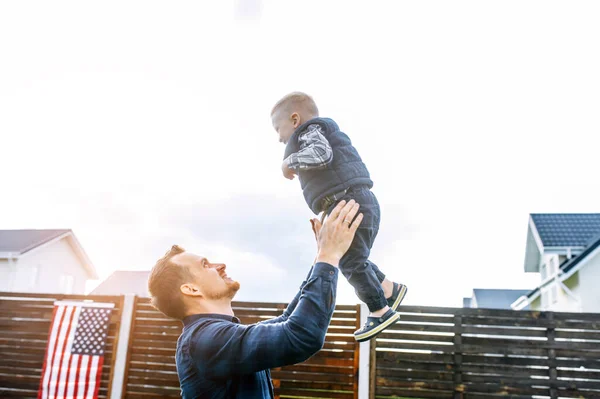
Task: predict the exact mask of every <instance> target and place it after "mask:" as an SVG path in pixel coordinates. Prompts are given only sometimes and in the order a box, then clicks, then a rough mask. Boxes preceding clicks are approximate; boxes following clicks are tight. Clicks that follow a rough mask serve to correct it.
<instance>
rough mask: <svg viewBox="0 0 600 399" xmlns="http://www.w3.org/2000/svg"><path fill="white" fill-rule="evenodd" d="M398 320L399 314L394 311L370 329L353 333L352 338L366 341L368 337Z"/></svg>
mask: <svg viewBox="0 0 600 399" xmlns="http://www.w3.org/2000/svg"><path fill="white" fill-rule="evenodd" d="M398 320H400V315H399V314H398V313H395V314H394V315H393V316H392V317H390V318H389V319H387V320H386V321H384V322H383V323H381V324H380V325H378V326H377V327H375V328H374V329H372V330H371V331H369V332H366V333H363V334H359V335H356V334H355V335H354V338H356V340H357V341H358V342H364V341H368V340H369V339H371V338H373V337H374V336H376V335H377V334H379V333H380V332H382V331H383V330H385V329H386V328H388V327H389V326H391V325H392V324H394V323H396V322H397V321H398Z"/></svg>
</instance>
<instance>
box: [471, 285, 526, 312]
mask: <svg viewBox="0 0 600 399" xmlns="http://www.w3.org/2000/svg"><path fill="white" fill-rule="evenodd" d="M528 292H529V290H503V289H478V288H476V289H474V290H473V296H474V297H475V301H476V303H477V307H478V308H487V309H510V308H511V307H510V305H511V304H512V303H513V302H514V301H516V300H517V299H518V298H520V297H522V296H523V295H527V293H528Z"/></svg>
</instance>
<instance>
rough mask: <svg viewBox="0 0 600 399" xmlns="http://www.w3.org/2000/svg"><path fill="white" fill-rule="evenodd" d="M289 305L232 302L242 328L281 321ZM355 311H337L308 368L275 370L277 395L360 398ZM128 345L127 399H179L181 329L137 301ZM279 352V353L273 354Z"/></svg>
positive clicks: (348, 308) (340, 307) (145, 302)
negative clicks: (177, 350)
mask: <svg viewBox="0 0 600 399" xmlns="http://www.w3.org/2000/svg"><path fill="white" fill-rule="evenodd" d="M285 306H286V305H285V304H282V303H256V302H234V303H233V310H234V312H235V315H236V316H237V317H239V318H240V320H241V322H242V323H246V324H250V323H256V322H258V321H261V320H267V319H270V318H273V317H276V316H279V315H281V313H282V312H283V309H285ZM359 309H360V308H359V306H357V305H351V306H348V305H338V306H337V307H336V310H335V312H334V315H333V320H332V323H331V325H330V327H329V330H328V332H327V337H326V342H325V346H324V348H323V349H322V350H321V351H320V352H319V353H317V354H316V355H314V356H313V357H311V358H310V359H308V360H307V361H306V362H304V363H301V364H297V365H294V366H287V367H282V368H279V369H275V370H272V377H273V384H274V386H275V393H276V395H278V396H280V397H281V398H286V397H297V396H301V397H303V398H317V397H318V398H343V399H345V398H348V399H356V398H357V395H358V360H359V359H358V344H357V343H356V341H355V340H354V337H353V335H352V333H353V332H354V330H356V329H357V328H358V325H359V320H360V314H359V312H360V310H359ZM134 310H135V311H134V314H133V320H132V328H131V335H130V339H129V351H128V354H129V359H128V361H127V365H128V369H127V370H126V376H125V377H126V378H125V388H124V390H123V391H124V398H126V399H136V398H140V397H145V396H148V395H154V396H161V397H179V396H180V390H179V381H178V380H177V371H176V369H175V363H174V356H175V347H176V344H177V338H178V337H179V334H180V333H181V328H182V324H181V322H179V321H176V320H172V319H168V318H166V317H165V316H163V315H162V314H161V313H159V312H157V311H156V310H155V309H154V308H153V307H152V306H151V305H150V304H149V301H148V299H146V298H136V301H135V307H134ZM273 350H277V348H273Z"/></svg>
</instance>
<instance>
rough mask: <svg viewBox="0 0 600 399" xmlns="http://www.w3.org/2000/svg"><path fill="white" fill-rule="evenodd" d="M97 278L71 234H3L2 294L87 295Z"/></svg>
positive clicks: (0, 253)
mask: <svg viewBox="0 0 600 399" xmlns="http://www.w3.org/2000/svg"><path fill="white" fill-rule="evenodd" d="M97 278H98V274H97V273H96V269H95V268H94V265H92V262H91V261H90V259H89V258H88V257H87V255H86V253H85V251H84V250H83V247H82V246H81V244H80V243H79V241H78V240H77V238H76V237H75V235H74V234H73V232H72V231H71V230H0V292H39V293H51V294H57V293H58V294H84V293H85V282H86V280H88V279H97Z"/></svg>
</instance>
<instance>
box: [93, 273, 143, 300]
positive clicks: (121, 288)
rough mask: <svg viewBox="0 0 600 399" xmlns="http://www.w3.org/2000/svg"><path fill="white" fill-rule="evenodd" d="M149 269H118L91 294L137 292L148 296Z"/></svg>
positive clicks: (136, 293) (138, 294) (141, 295)
mask: <svg viewBox="0 0 600 399" xmlns="http://www.w3.org/2000/svg"><path fill="white" fill-rule="evenodd" d="M149 275H150V272H149V271H147V270H146V271H129V270H117V271H115V272H113V273H112V274H111V275H110V276H108V278H107V279H106V280H104V281H103V282H101V283H100V284H99V285H98V286H97V287H96V288H94V289H93V290H92V292H90V295H123V294H135V295H137V296H140V297H148V288H147V287H148V276H149Z"/></svg>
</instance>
